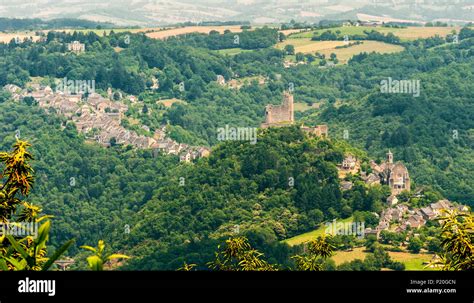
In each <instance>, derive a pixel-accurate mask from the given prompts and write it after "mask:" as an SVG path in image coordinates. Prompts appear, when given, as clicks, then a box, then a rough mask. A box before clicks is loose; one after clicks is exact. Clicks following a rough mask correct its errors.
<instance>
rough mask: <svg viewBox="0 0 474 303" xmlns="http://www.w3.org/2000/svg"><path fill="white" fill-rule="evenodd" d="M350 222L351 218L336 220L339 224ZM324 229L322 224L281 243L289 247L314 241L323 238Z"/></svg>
mask: <svg viewBox="0 0 474 303" xmlns="http://www.w3.org/2000/svg"><path fill="white" fill-rule="evenodd" d="M352 221H353V218H352V217H349V218H346V219H343V220H337V223H339V222H340V223H351V222H352ZM330 223H331V222H330ZM326 228H327V226H326V224H322V225H321V226H320V227H319V228H318V229H315V230H313V231H310V232H307V233H304V234H301V235H298V236H295V237H293V238H289V239H286V240H283V241H282V242H283V243H286V244H288V245H290V246H294V245H299V244H303V243H306V242H309V241H311V240H315V239H316V238H317V237H319V236H323V235H324V234H325V233H326Z"/></svg>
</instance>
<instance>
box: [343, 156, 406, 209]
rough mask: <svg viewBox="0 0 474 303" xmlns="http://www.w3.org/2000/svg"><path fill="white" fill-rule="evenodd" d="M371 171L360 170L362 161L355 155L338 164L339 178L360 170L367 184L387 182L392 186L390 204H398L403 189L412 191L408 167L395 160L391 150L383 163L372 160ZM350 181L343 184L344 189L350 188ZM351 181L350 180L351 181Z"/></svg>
mask: <svg viewBox="0 0 474 303" xmlns="http://www.w3.org/2000/svg"><path fill="white" fill-rule="evenodd" d="M370 168H371V170H372V172H371V173H369V174H367V173H366V172H364V171H360V161H359V160H358V159H357V158H356V157H354V156H353V155H350V154H349V155H347V156H346V157H345V158H344V160H343V161H342V163H341V164H339V165H338V173H339V178H345V177H346V176H347V175H348V174H353V175H355V174H357V173H358V172H360V176H361V179H362V180H363V181H364V182H365V183H366V184H367V185H374V184H385V185H388V186H389V187H390V191H391V195H390V196H389V197H388V199H387V203H388V204H389V205H395V204H397V202H398V200H397V195H398V194H400V193H401V192H402V191H404V190H406V191H410V188H411V179H410V175H409V173H408V169H407V168H406V166H405V165H404V164H403V163H401V162H399V161H398V162H396V163H394V162H393V153H392V152H391V151H390V150H389V151H388V153H387V159H386V160H385V162H383V163H381V164H377V163H375V161H373V160H371V161H370ZM348 182H349V181H345V183H344V184H342V185H343V186H342V188H343V190H347V189H350V188H351V187H352V186H349V184H348ZM349 183H350V182H349Z"/></svg>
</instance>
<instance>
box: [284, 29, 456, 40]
mask: <svg viewBox="0 0 474 303" xmlns="http://www.w3.org/2000/svg"><path fill="white" fill-rule="evenodd" d="M460 29H461V27H459V26H452V27H417V26H409V27H407V28H390V27H382V26H375V27H374V26H341V27H335V28H328V29H321V30H316V31H306V32H302V33H294V34H291V35H290V36H289V38H294V39H296V38H311V37H313V35H315V34H318V35H320V34H321V33H323V32H325V31H328V30H330V31H332V32H336V31H340V32H341V33H340V35H363V34H364V31H372V30H375V31H378V32H381V33H383V34H388V33H393V34H394V35H395V36H398V37H400V39H401V40H402V41H408V40H416V39H418V38H429V37H434V36H436V35H438V36H440V37H446V36H447V35H448V34H450V33H451V32H452V31H453V30H455V31H456V32H459V30H460Z"/></svg>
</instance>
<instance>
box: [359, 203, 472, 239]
mask: <svg viewBox="0 0 474 303" xmlns="http://www.w3.org/2000/svg"><path fill="white" fill-rule="evenodd" d="M454 209H456V210H458V211H461V212H466V211H468V208H467V207H466V206H464V205H454V204H453V203H451V202H450V201H449V200H439V201H438V202H436V203H431V204H430V205H429V206H426V207H422V208H415V209H410V208H409V207H408V206H407V205H405V204H399V205H397V206H395V207H391V208H387V209H385V210H384V211H383V212H382V214H381V215H380V221H379V224H378V225H377V226H376V227H375V228H374V229H371V228H367V229H366V230H365V234H374V235H376V236H377V237H379V236H380V232H381V231H383V230H387V231H388V230H390V231H393V232H403V231H405V230H407V229H408V228H411V229H418V228H420V227H422V226H424V225H425V224H426V222H427V221H429V220H435V219H436V218H438V217H439V216H440V215H442V211H443V210H454ZM391 225H393V227H392V228H390V226H391Z"/></svg>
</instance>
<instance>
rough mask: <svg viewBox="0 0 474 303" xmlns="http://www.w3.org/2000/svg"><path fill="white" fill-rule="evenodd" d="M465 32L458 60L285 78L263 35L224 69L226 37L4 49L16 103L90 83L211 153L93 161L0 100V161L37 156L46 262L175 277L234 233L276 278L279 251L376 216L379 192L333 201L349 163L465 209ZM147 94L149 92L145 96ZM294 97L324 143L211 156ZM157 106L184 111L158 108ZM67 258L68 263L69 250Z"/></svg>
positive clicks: (54, 37)
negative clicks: (72, 243)
mask: <svg viewBox="0 0 474 303" xmlns="http://www.w3.org/2000/svg"><path fill="white" fill-rule="evenodd" d="M270 32H271V33H270ZM473 32H474V31H473V30H470V29H463V30H462V31H461V33H460V35H459V39H460V42H459V43H458V44H453V43H449V41H446V40H443V39H441V38H435V39H424V40H417V41H414V42H412V43H409V44H407V45H405V47H406V49H405V51H404V52H402V53H397V54H386V55H380V54H375V53H372V54H366V53H364V54H361V55H358V56H355V57H354V58H353V59H351V60H350V62H349V64H348V65H343V66H337V67H334V68H317V67H316V66H314V65H299V66H296V67H293V68H289V69H286V68H284V67H283V61H284V58H285V53H284V52H283V51H281V50H278V49H275V48H273V47H271V45H273V44H274V43H276V42H277V41H278V40H279V39H280V38H281V37H279V36H278V34H277V32H276V31H274V30H271V29H262V30H260V31H255V32H250V31H249V32H244V33H242V34H241V35H242V36H241V37H240V38H239V39H240V42H241V43H242V45H241V46H240V47H242V48H246V49H247V50H246V51H245V52H242V53H239V54H237V55H233V56H230V55H223V54H220V53H218V52H216V51H215V50H216V49H225V48H234V47H235V45H233V44H232V43H229V42H228V41H229V38H233V37H234V34H233V33H225V34H223V35H219V34H217V33H212V34H211V35H209V36H206V35H188V36H184V37H178V38H172V39H168V40H165V41H159V40H153V39H150V38H148V37H146V36H145V35H143V34H131V33H113V32H112V33H111V34H110V35H108V36H105V35H104V36H99V35H96V34H94V33H88V34H84V33H70V34H66V33H61V32H49V33H48V35H47V37H46V39H45V41H42V42H38V43H33V42H24V43H21V44H17V43H15V42H11V43H9V44H0V52H1V53H2V54H3V55H2V56H1V57H0V85H1V86H3V85H5V84H8V83H13V84H17V85H20V86H22V87H24V86H25V85H26V84H27V82H28V81H29V80H30V77H42V78H43V80H42V81H43V82H44V83H46V84H51V85H52V86H53V87H54V79H55V78H64V77H67V78H68V79H72V80H74V79H78V80H81V79H94V80H95V81H96V88H97V89H98V90H99V91H105V90H106V89H107V88H108V87H113V88H114V89H116V90H120V91H122V92H124V93H127V94H134V95H137V96H138V98H139V99H140V100H141V101H143V102H144V104H145V105H147V106H148V107H149V109H151V110H153V112H156V114H152V115H143V114H139V113H137V112H136V111H134V109H133V108H132V109H131V110H130V111H129V112H127V113H126V115H129V116H133V117H135V118H138V119H140V120H141V122H142V123H144V124H147V125H149V126H151V127H153V128H158V127H159V126H160V125H162V124H166V123H170V127H171V128H172V129H173V130H174V132H175V139H179V141H182V142H188V143H192V142H200V143H205V144H208V145H211V146H214V149H213V152H212V154H211V156H210V157H209V158H204V159H200V160H199V161H197V162H196V163H194V164H179V163H178V159H177V157H172V156H162V155H160V156H156V155H155V154H154V153H153V152H152V151H150V150H134V149H132V148H130V147H122V146H115V147H113V148H109V149H104V148H101V147H99V146H96V145H94V144H89V143H85V141H84V138H83V137H82V135H80V134H78V133H77V132H76V130H75V127H74V125H72V124H71V123H68V124H66V123H65V120H64V119H63V118H61V117H57V116H54V115H50V114H47V113H46V112H44V111H43V110H42V109H40V108H38V107H36V106H34V105H25V104H18V103H14V102H12V101H8V97H9V96H8V94H6V93H4V92H1V93H0V109H1V110H0V116H1V119H0V137H1V138H2V143H1V147H2V150H7V149H8V148H9V147H10V146H11V144H12V143H13V142H14V141H15V135H16V134H20V137H21V138H24V139H26V140H28V141H31V143H32V144H33V154H34V155H35V158H36V160H35V161H34V162H33V168H34V169H35V171H36V175H37V181H36V184H35V187H34V190H33V192H32V194H31V196H30V198H31V200H32V201H35V202H36V203H38V204H40V205H42V206H43V207H44V210H45V212H46V213H48V214H52V215H54V216H55V219H54V220H55V224H54V227H53V230H52V239H53V241H52V242H53V246H54V244H56V243H63V242H64V241H66V240H69V239H71V238H76V241H77V243H78V245H82V244H88V243H96V242H97V241H98V240H99V239H105V240H106V241H107V243H111V244H112V246H113V247H114V249H123V250H126V251H127V253H130V254H131V255H134V256H138V258H134V259H133V260H132V261H131V263H130V265H129V266H130V268H132V269H145V268H146V269H152V268H153V269H176V268H177V267H179V266H180V265H182V263H183V262H184V260H186V261H192V262H196V263H199V264H202V263H203V261H205V260H209V258H208V256H210V255H212V254H213V252H214V247H215V245H216V244H217V243H218V242H219V241H221V240H222V239H223V238H225V237H228V236H229V235H230V234H232V230H233V228H235V226H236V225H238V226H239V230H240V231H241V232H242V233H245V234H246V235H247V236H248V237H249V239H250V240H251V241H252V243H257V244H255V245H256V246H257V247H258V248H259V249H261V250H262V251H265V253H266V255H268V256H269V257H270V260H275V262H276V261H278V262H279V263H284V262H285V261H284V260H286V259H287V257H288V255H289V254H290V250H291V249H290V248H289V247H287V246H285V245H283V244H279V243H278V241H279V240H283V239H286V238H289V237H291V236H294V235H297V234H299V233H302V232H306V231H310V230H313V229H315V228H316V227H317V226H318V225H319V224H321V223H322V222H324V221H327V220H330V219H333V218H347V217H349V216H351V215H353V214H354V212H356V211H359V212H363V213H365V214H368V213H370V212H374V211H375V212H378V211H380V210H381V208H382V205H383V202H384V201H385V199H386V197H387V196H388V195H389V193H388V191H387V188H385V187H380V186H377V187H372V188H370V189H368V188H366V187H365V185H364V184H363V183H362V182H360V180H359V179H357V178H355V179H354V180H353V181H354V182H355V186H354V187H353V188H352V189H351V190H349V191H346V192H342V191H341V190H340V187H339V180H338V178H337V171H336V166H335V165H336V164H337V163H339V162H341V160H342V158H343V155H344V152H346V151H348V150H352V151H353V152H355V153H356V154H358V155H359V156H360V157H361V158H362V159H363V161H364V162H366V161H367V160H368V159H370V158H382V157H383V156H384V154H385V152H386V150H387V149H388V148H391V149H392V150H393V151H394V153H395V158H396V160H402V161H404V162H405V163H406V165H407V167H408V168H409V171H410V175H411V177H412V180H413V182H414V183H415V185H416V186H419V187H426V188H432V189H433V191H435V192H438V191H439V192H441V193H442V194H443V195H444V196H446V197H447V198H449V199H451V200H454V201H458V202H463V203H467V204H470V205H472V196H473V194H474V178H473V176H472V171H474V166H473V165H474V163H473V162H472V159H474V153H473V147H474V146H473V138H474V137H473V136H474V133H473V132H474V125H473V123H474V122H473V121H472V117H473V116H474V107H473V106H474V105H473V103H472V101H473V100H474V95H473V94H474V93H473V89H472V83H474V82H473V80H474V74H473V72H474V34H473ZM246 39H250V40H251V42H249V41H250V40H246ZM75 40H78V41H81V42H82V43H85V44H86V52H85V53H84V54H80V55H76V54H72V53H68V52H67V50H66V46H65V43H67V42H71V41H75ZM233 41H234V40H232V42H233ZM244 41H247V42H245V43H247V44H244ZM244 46H245V47H244ZM217 75H222V76H224V77H225V79H226V80H230V79H235V78H244V79H245V78H247V79H248V83H247V84H245V85H244V86H243V87H242V88H240V89H230V88H228V87H226V86H220V85H218V84H217V83H216V78H217ZM254 76H262V77H264V79H265V83H264V84H259V83H258V81H256V80H254V79H253V78H252V77H254ZM388 77H391V78H394V79H413V80H420V83H421V90H420V96H419V97H414V96H413V95H408V94H405V95H404V94H383V93H381V92H380V81H381V80H384V79H387V78H388ZM153 78H156V79H158V81H159V84H160V85H159V88H158V89H156V90H155V89H151V85H152V83H153V81H152V80H153ZM182 87H184V88H185V89H182ZM290 87H291V89H292V91H293V93H294V96H295V100H296V102H299V103H307V104H314V103H319V104H320V108H319V109H310V110H307V111H305V112H297V113H296V118H297V120H299V121H303V122H305V124H307V125H314V124H321V123H327V124H328V125H329V129H330V139H329V140H325V139H320V138H310V137H308V136H307V135H305V134H304V133H303V132H301V130H300V129H299V128H298V127H297V126H293V127H288V128H281V129H270V130H261V131H260V133H259V138H258V142H257V144H256V145H250V144H249V143H247V142H224V143H219V144H218V141H217V136H216V132H217V128H218V127H223V126H225V125H226V124H229V125H232V126H246V127H257V126H259V124H260V123H261V122H262V121H263V117H264V107H265V105H266V104H268V103H272V104H279V103H280V102H281V93H282V92H283V91H284V90H288V89H289V88H290ZM166 98H179V99H181V100H184V101H185V102H180V103H176V104H174V105H173V106H171V107H170V108H163V107H160V106H159V105H157V104H156V100H159V99H166ZM155 110H156V111H155ZM142 112H143V111H142ZM18 130H19V132H18ZM346 130H347V133H348V134H349V136H348V137H343V134H344V133H345V131H346ZM454 134H456V136H454ZM345 141H348V142H345ZM353 146H355V147H356V148H354V147H353ZM430 190H431V189H430ZM367 216H369V215H367ZM204 247H207V248H204ZM70 252H71V254H76V253H78V249H77V247H75V248H74V247H73V248H71V250H70Z"/></svg>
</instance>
